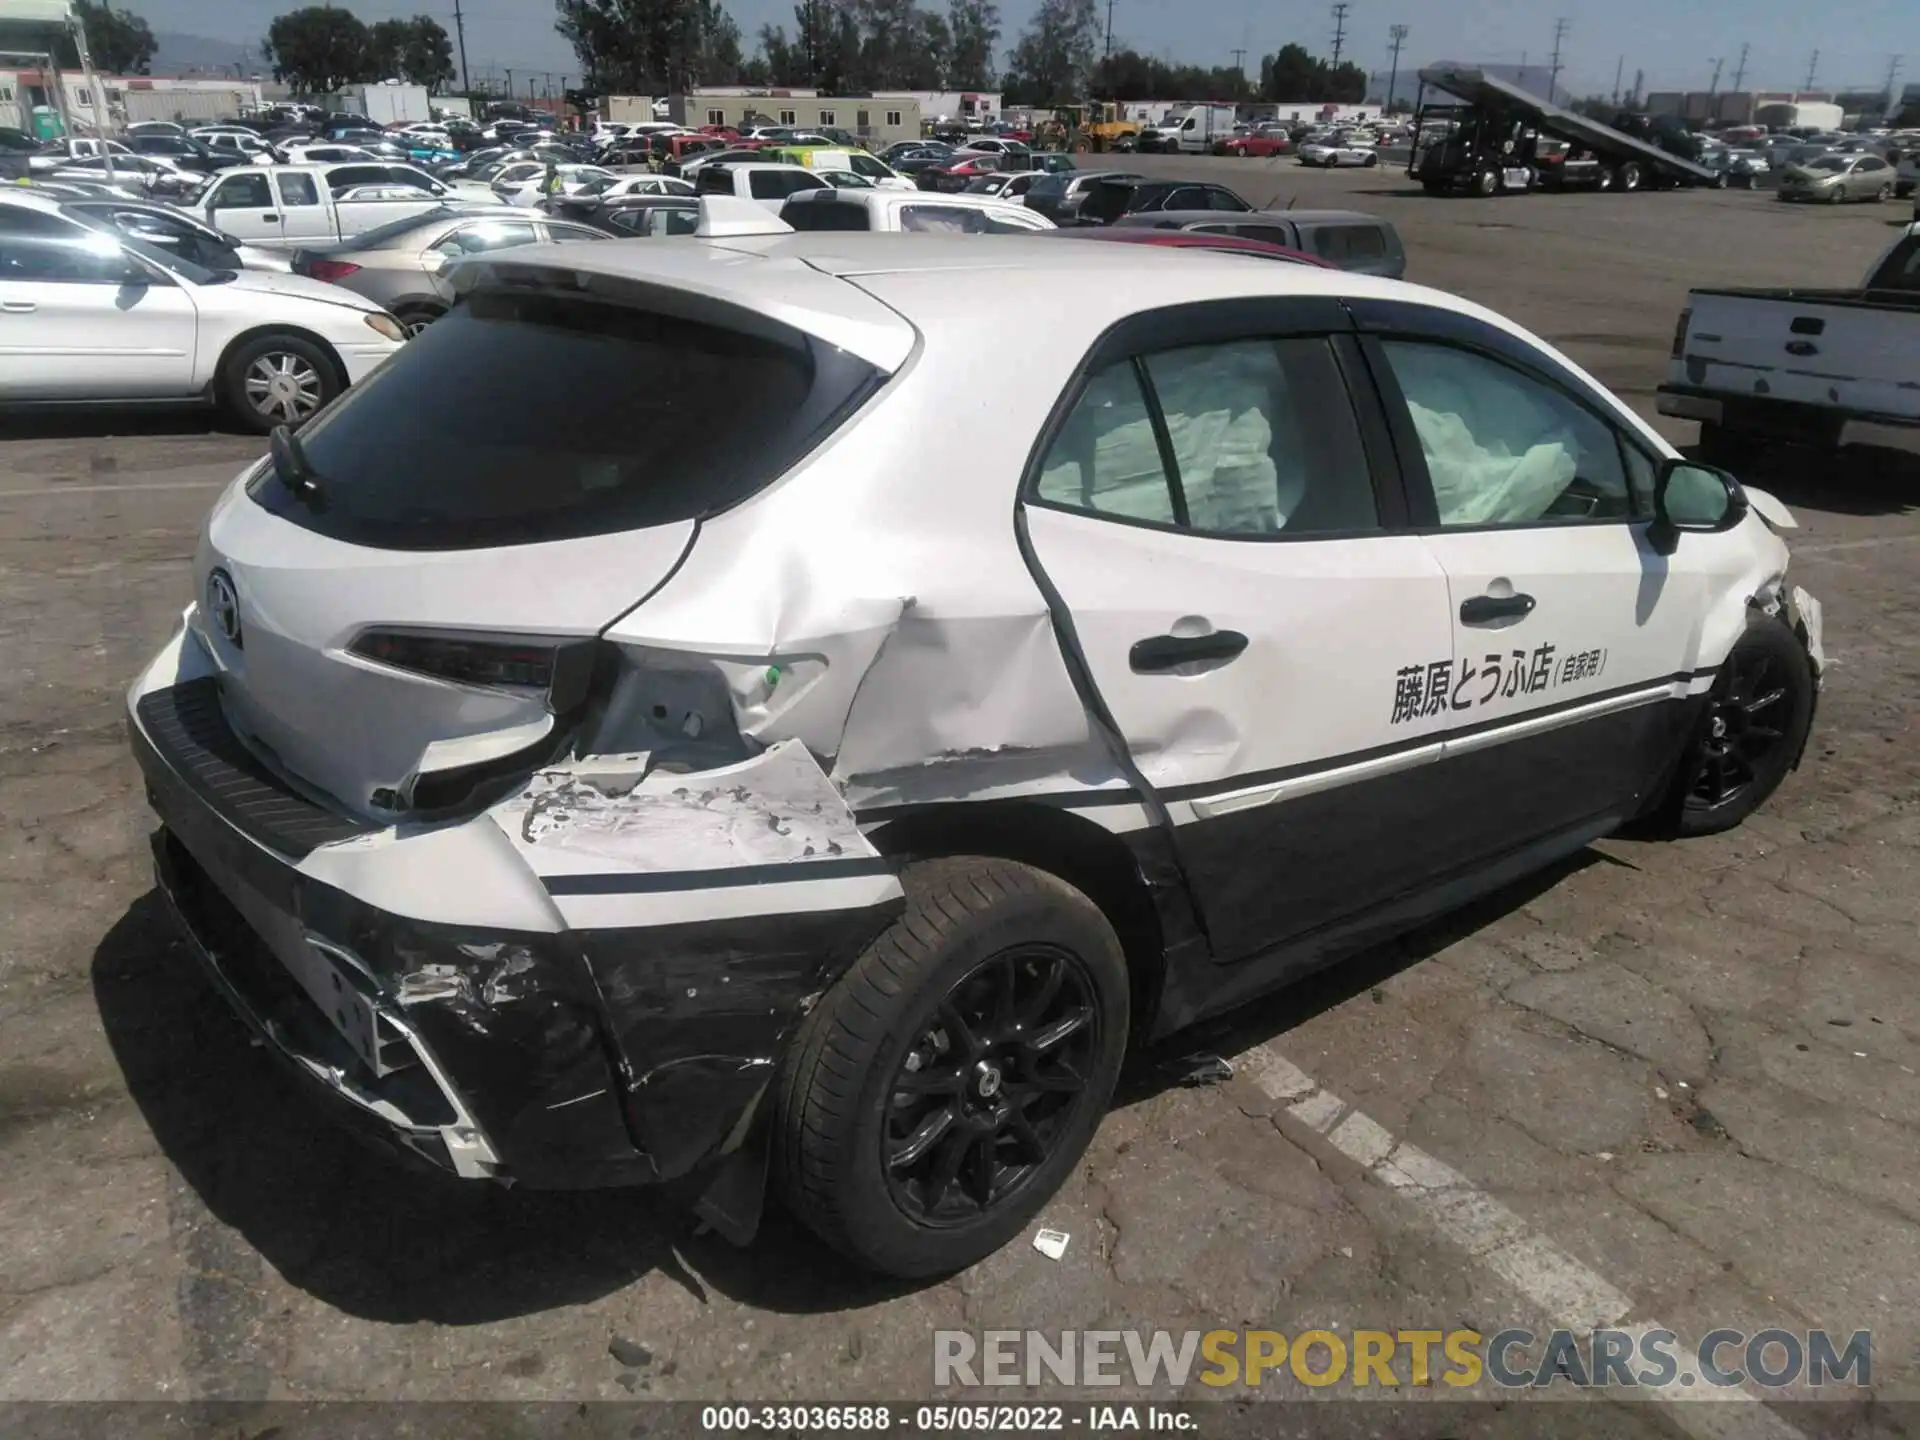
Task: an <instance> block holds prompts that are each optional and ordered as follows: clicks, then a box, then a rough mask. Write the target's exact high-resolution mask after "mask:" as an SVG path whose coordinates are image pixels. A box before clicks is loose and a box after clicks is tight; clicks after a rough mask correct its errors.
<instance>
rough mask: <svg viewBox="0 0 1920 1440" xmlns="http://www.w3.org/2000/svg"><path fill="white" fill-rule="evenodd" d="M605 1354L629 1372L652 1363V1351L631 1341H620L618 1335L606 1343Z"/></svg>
mask: <svg viewBox="0 0 1920 1440" xmlns="http://www.w3.org/2000/svg"><path fill="white" fill-rule="evenodd" d="M607 1353H608V1354H609V1355H611V1356H612V1357H613V1358H614V1359H616V1360H618V1361H619V1362H620V1363H621V1364H622V1365H625V1366H626V1367H627V1368H628V1369H631V1370H638V1369H639V1368H640V1367H641V1366H642V1365H651V1364H652V1363H653V1351H651V1350H649V1349H648V1348H647V1347H646V1346H644V1345H636V1344H634V1343H633V1341H631V1340H622V1339H621V1338H620V1337H619V1336H618V1335H616V1336H614V1337H613V1339H611V1340H609V1341H608V1342H607Z"/></svg>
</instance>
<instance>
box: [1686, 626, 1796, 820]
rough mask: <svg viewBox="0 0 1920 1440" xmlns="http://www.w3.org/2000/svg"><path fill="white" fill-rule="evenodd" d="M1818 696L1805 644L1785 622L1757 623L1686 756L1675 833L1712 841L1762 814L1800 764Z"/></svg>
mask: <svg viewBox="0 0 1920 1440" xmlns="http://www.w3.org/2000/svg"><path fill="white" fill-rule="evenodd" d="M1815 694H1816V682H1815V678H1814V673H1813V665H1812V662H1811V661H1810V659H1809V658H1808V655H1807V652H1806V649H1805V647H1804V646H1803V645H1802V644H1801V642H1800V639H1799V637H1798V636H1796V635H1795V634H1794V633H1793V632H1792V631H1790V630H1789V629H1788V628H1787V627H1786V625H1785V624H1784V623H1782V622H1781V621H1780V620H1778V619H1773V618H1768V617H1765V616H1755V617H1754V618H1753V619H1752V620H1751V621H1750V622H1749V623H1748V625H1747V630H1746V633H1745V634H1744V635H1742V636H1741V637H1740V640H1739V642H1738V643H1737V644H1735V645H1734V647H1733V649H1732V650H1731V651H1730V652H1729V653H1728V655H1727V659H1726V663H1725V664H1724V665H1723V666H1722V667H1721V669H1720V674H1719V677H1718V678H1717V679H1716V680H1715V681H1714V686H1713V689H1712V691H1711V692H1709V694H1708V696H1707V701H1706V705H1705V708H1704V709H1703V711H1702V712H1701V714H1700V718H1699V720H1698V722H1697V724H1696V725H1695V727H1694V730H1693V733H1692V735H1691V736H1690V737H1689V739H1688V742H1687V747H1686V749H1685V751H1684V752H1683V754H1682V756H1681V760H1680V766H1679V769H1678V771H1677V773H1676V774H1675V776H1674V786H1673V790H1672V791H1671V792H1670V799H1669V802H1668V804H1669V806H1670V807H1671V808H1670V809H1669V812H1668V813H1669V816H1670V822H1671V828H1672V829H1673V830H1674V831H1675V832H1677V833H1678V834H1680V835H1712V834H1716V833H1718V832H1720V831H1722V830H1729V829H1732V828H1733V827H1734V826H1735V825H1738V824H1739V823H1740V822H1741V821H1743V820H1745V819H1746V818H1747V817H1748V816H1749V815H1751V814H1752V813H1753V812H1754V811H1755V810H1758V809H1759V808H1760V806H1761V805H1762V804H1763V803H1765V801H1766V800H1767V798H1768V797H1769V796H1771V795H1772V794H1773V792H1774V791H1775V790H1777V789H1778V788H1779V787H1780V783H1781V781H1783V780H1785V779H1786V777H1787V772H1788V771H1789V770H1791V769H1792V768H1793V767H1794V766H1795V765H1796V764H1798V763H1799V760H1800V753H1801V751H1802V750H1803V749H1804V748H1805V746H1806V740H1807V732H1808V730H1809V729H1810V728H1811V726H1812V724H1813V709H1814V700H1815Z"/></svg>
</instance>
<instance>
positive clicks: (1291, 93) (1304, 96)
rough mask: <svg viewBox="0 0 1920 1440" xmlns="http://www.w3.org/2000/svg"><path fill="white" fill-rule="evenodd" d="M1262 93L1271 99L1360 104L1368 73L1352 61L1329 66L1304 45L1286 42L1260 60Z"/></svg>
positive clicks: (1363, 96) (1364, 91)
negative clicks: (1310, 52) (1276, 50)
mask: <svg viewBox="0 0 1920 1440" xmlns="http://www.w3.org/2000/svg"><path fill="white" fill-rule="evenodd" d="M1260 94H1261V95H1262V97H1263V98H1265V99H1268V100H1277V101H1281V102H1283V103H1285V102H1289V101H1291V102H1294V103H1298V102H1299V101H1302V100H1320V101H1325V100H1337V101H1339V102H1340V103H1342V104H1345V105H1357V104H1359V103H1360V102H1361V101H1363V100H1365V99H1366V98H1367V72H1366V71H1365V70H1363V69H1361V68H1360V66H1358V65H1355V64H1354V63H1353V62H1352V61H1343V62H1341V63H1340V64H1339V65H1329V64H1328V63H1327V62H1326V61H1325V60H1322V59H1321V58H1320V57H1319V56H1317V55H1312V54H1309V53H1308V51H1307V48H1306V46H1304V45H1291V44H1289V45H1282V46H1281V47H1280V49H1279V52H1278V53H1277V54H1273V55H1269V56H1267V57H1266V58H1265V59H1264V60H1262V61H1261V62H1260Z"/></svg>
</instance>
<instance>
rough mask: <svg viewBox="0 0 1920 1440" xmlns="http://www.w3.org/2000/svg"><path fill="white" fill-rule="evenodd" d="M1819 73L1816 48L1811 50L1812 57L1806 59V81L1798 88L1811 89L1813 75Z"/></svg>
mask: <svg viewBox="0 0 1920 1440" xmlns="http://www.w3.org/2000/svg"><path fill="white" fill-rule="evenodd" d="M1819 73H1820V52H1819V51H1818V50H1816V51H1814V52H1813V55H1812V57H1811V58H1810V59H1809V60H1808V61H1807V83H1806V84H1804V85H1802V86H1801V87H1800V88H1801V89H1802V90H1811V89H1812V88H1813V77H1814V76H1815V75H1818V74H1819Z"/></svg>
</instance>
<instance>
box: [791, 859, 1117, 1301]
mask: <svg viewBox="0 0 1920 1440" xmlns="http://www.w3.org/2000/svg"><path fill="white" fill-rule="evenodd" d="M901 879H902V883H903V885H904V886H905V887H906V891H907V910H906V913H905V914H904V915H903V916H902V917H901V918H900V919H899V920H897V921H895V922H894V923H893V924H892V925H891V926H889V927H888V928H887V930H886V931H885V932H884V933H883V934H881V935H880V937H879V938H878V939H876V940H875V941H874V942H873V943H872V944H871V945H869V946H868V947H867V949H866V951H865V952H864V953H863V954H862V955H861V956H860V958H859V959H858V960H856V961H855V962H854V964H853V966H852V968H851V969H850V970H848V972H847V973H846V974H845V975H843V976H841V978H840V979H839V980H838V981H837V982H836V983H835V984H834V985H833V986H832V987H831V988H829V989H828V991H827V992H826V994H825V995H824V996H823V997H822V998H821V1000H820V1003H819V1004H818V1005H816V1006H815V1007H814V1008H813V1011H812V1012H811V1013H810V1014H809V1015H808V1016H807V1019H806V1021H805V1023H804V1024H803V1025H802V1027H801V1029H800V1032H799V1034H798V1035H796V1036H795V1037H794V1039H793V1042H792V1043H791V1044H790V1045H789V1046H788V1047H787V1054H786V1057H785V1059H784V1061H783V1062H782V1067H781V1075H780V1078H779V1081H778V1083H777V1090H776V1094H777V1095H778V1101H779V1103H778V1111H777V1119H776V1126H777V1129H776V1132H775V1133H776V1156H777V1162H776V1163H777V1164H778V1166H779V1183H780V1187H781V1190H782V1193H783V1195H784V1196H785V1199H786V1202H787V1205H788V1208H789V1209H791V1210H792V1211H793V1213H794V1214H795V1215H796V1216H797V1217H798V1218H799V1219H800V1220H801V1221H802V1222H803V1223H804V1224H805V1225H806V1226H807V1227H808V1228H809V1229H811V1230H812V1231H813V1232H814V1233H815V1234H817V1235H819V1236H820V1238H821V1239H823V1240H825V1241H826V1242H827V1243H828V1244H830V1245H832V1246H833V1247H834V1248H835V1249H837V1250H839V1251H841V1252H842V1253H843V1254H845V1255H847V1256H848V1257H849V1258H851V1259H853V1260H855V1261H857V1262H859V1263H860V1264H862V1265H865V1266H868V1267H870V1268H872V1269H874V1270H878V1271H881V1272H883V1273H886V1274H890V1275H897V1276H902V1277H921V1276H930V1275H943V1274H950V1273H952V1272H953V1271H956V1270H959V1269H961V1268H963V1267H965V1266H967V1265H971V1264H972V1263H974V1262H975V1261H977V1260H980V1259H982V1258H984V1257H985V1256H987V1255H990V1254H992V1253H993V1252H994V1251H996V1250H998V1249H999V1248H1000V1247H1001V1246H1003V1245H1005V1244H1006V1243H1007V1242H1008V1241H1009V1240H1011V1239H1012V1238H1013V1237H1014V1236H1016V1235H1018V1234H1019V1233H1020V1231H1021V1230H1023V1229H1025V1228H1026V1225H1027V1222H1028V1221H1029V1220H1031V1219H1032V1218H1033V1216H1034V1215H1035V1214H1037V1213H1038V1212H1039V1210H1040V1209H1041V1207H1042V1206H1044V1205H1045V1204H1046V1203H1047V1201H1048V1200H1050V1199H1051V1198H1052V1197H1053V1194H1054V1192H1055V1191H1056V1190H1058V1189H1059V1187H1060V1185H1061V1183H1062V1182H1063V1181H1064V1180H1065V1179H1066V1178H1067V1176H1068V1175H1069V1174H1070V1173H1071V1172H1072V1170H1073V1167H1074V1166H1075V1165H1076V1164H1077V1163H1078V1162H1079V1159H1080V1156H1081V1155H1082V1154H1083V1153H1084V1152H1085V1150H1086V1147H1087V1144H1088V1142H1089V1141H1090V1140H1092V1138H1093V1134H1094V1131H1095V1130H1096V1129H1097V1128H1098V1126H1099V1124H1100V1120H1101V1118H1102V1117H1103V1116H1104V1114H1105V1113H1106V1108H1107V1103H1108V1101H1109V1100H1110V1099H1111V1097H1112V1094H1113V1087H1114V1083H1115V1082H1116V1080H1117V1079H1118V1078H1119V1074H1120V1063H1121V1059H1122V1057H1123V1055H1124V1054H1125V1051H1126V1046H1127V1022H1128V990H1129V986H1128V972H1127V965H1126V959H1125V956H1124V954H1123V953H1122V951H1121V948H1120V941H1119V939H1118V937H1117V936H1116V935H1115V934H1114V932H1113V927H1112V926H1111V925H1109V924H1108V923H1107V919H1106V917H1105V916H1104V915H1103V914H1101V912H1100V910H1099V908H1098V907H1097V906H1096V905H1094V903H1093V902H1092V901H1091V900H1089V899H1087V897H1086V896H1085V895H1083V894H1081V893H1080V892H1079V891H1078V890H1076V889H1074V888H1073V887H1072V886H1071V885H1068V884H1067V883H1066V882H1065V881H1063V880H1061V879H1059V878H1058V877H1056V876H1053V875H1050V874H1047V873H1046V872H1045V871H1041V870H1036V869H1034V868H1032V867H1031V866H1027V865H1020V864H1016V863H1014V862H1012V861H1009V860H998V859H991V858H984V857H980V856H963V857H959V858H955V859H946V860H932V861H925V862H922V863H919V864H915V865H911V866H909V867H908V868H907V870H906V872H905V874H904V875H903V876H902V877H901ZM1067 1025H1071V1026H1072V1028H1070V1029H1066V1030H1064V1031H1063V1030H1062V1027H1063V1026H1067ZM1049 1037H1051V1038H1049ZM942 1116H944V1117H945V1118H944V1120H943V1119H942ZM916 1145H917V1147H918V1148H917V1149H916V1148H915V1147H916ZM903 1157H904V1158H903ZM997 1186H1004V1189H999V1188H996V1187H997ZM956 1187H958V1189H957V1190H956Z"/></svg>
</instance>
